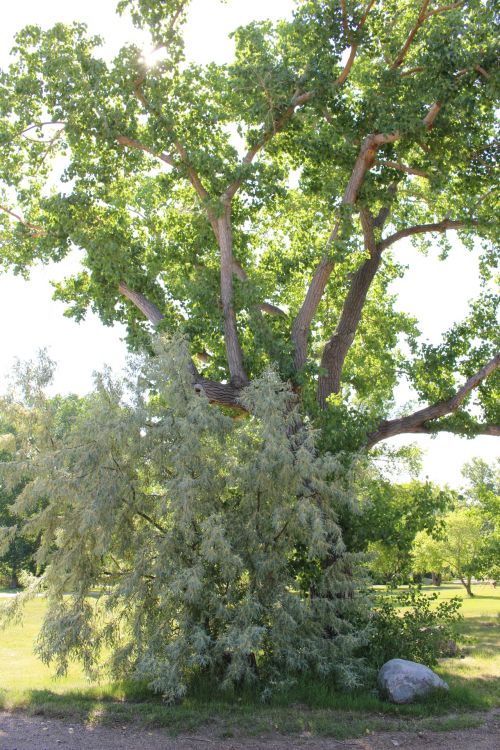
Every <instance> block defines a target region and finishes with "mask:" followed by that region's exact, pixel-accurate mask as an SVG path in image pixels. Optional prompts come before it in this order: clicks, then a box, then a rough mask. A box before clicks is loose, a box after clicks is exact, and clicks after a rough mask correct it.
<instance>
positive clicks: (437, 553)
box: [412, 531, 449, 583]
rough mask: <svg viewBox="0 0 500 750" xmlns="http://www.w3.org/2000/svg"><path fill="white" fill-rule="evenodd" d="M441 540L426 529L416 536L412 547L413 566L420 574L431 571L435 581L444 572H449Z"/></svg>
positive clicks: (439, 578)
mask: <svg viewBox="0 0 500 750" xmlns="http://www.w3.org/2000/svg"><path fill="white" fill-rule="evenodd" d="M442 551H443V550H442V545H441V541H440V540H439V539H437V538H436V537H433V536H431V535H430V534H428V533H427V532H426V531H419V532H418V534H417V535H416V536H415V540H414V543H413V549H412V553H413V554H412V557H413V559H412V568H413V570H414V571H416V572H417V573H420V574H424V575H425V573H431V575H432V579H433V583H434V582H437V581H438V580H441V578H442V576H443V573H445V572H446V571H448V572H449V569H448V567H447V565H446V562H445V560H444V558H443V555H442Z"/></svg>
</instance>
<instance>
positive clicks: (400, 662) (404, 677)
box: [377, 659, 448, 703]
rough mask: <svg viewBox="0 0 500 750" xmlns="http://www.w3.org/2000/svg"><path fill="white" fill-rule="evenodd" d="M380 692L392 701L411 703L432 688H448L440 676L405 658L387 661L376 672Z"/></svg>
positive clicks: (429, 691)
mask: <svg viewBox="0 0 500 750" xmlns="http://www.w3.org/2000/svg"><path fill="white" fill-rule="evenodd" d="M377 683H378V687H379V690H380V692H381V694H382V695H383V696H384V697H386V698H388V699H389V700H390V701H391V702H392V703H412V702H413V701H414V700H415V699H416V698H421V697H422V696H424V695H427V694H428V693H431V692H432V691H433V690H448V685H447V684H446V682H445V681H444V680H442V679H441V677H438V675H437V674H436V673H435V672H433V671H432V669H429V667H424V665H423V664H417V663H416V662H414V661H406V659H391V660H390V661H387V662H386V663H385V664H384V666H383V667H382V668H381V670H380V671H379V673H378V677H377Z"/></svg>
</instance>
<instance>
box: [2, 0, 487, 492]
mask: <svg viewBox="0 0 500 750" xmlns="http://www.w3.org/2000/svg"><path fill="white" fill-rule="evenodd" d="M292 7H293V3H292V0H272V1H271V0H252V2H248V1H247V0H229V1H228V2H227V4H226V5H222V4H221V3H220V2H219V0H193V2H192V10H191V17H190V22H189V24H188V28H187V33H186V43H187V53H188V56H189V57H191V58H192V59H195V60H197V61H198V62H202V63H204V62H208V61H210V60H216V61H217V62H224V61H226V60H228V59H230V58H231V53H232V48H233V44H232V42H231V40H229V39H228V34H229V32H230V31H232V30H234V28H236V27H237V26H238V25H242V24H245V23H248V22H249V21H251V20H255V19H264V18H272V19H278V18H282V17H283V16H284V15H287V14H290V13H291V9H292ZM114 8H115V0H86V2H84V3H82V2H80V0H78V2H76V1H75V0H73V1H71V0H44V2H40V0H21V2H19V3H5V4H4V7H3V8H2V24H1V26H0V66H2V67H4V66H6V64H7V63H8V51H9V50H10V48H11V47H12V43H13V35H14V33H15V32H16V31H17V30H19V29H21V28H22V27H23V26H25V25H26V24H29V23H32V24H39V25H41V26H42V27H45V28H47V27H49V26H51V25H52V24H53V23H55V22H57V21H62V22H71V21H73V20H77V21H84V22H86V23H87V24H88V26H89V30H90V32H92V33H99V34H100V35H101V36H103V37H104V39H105V41H106V48H105V49H106V55H109V56H112V55H113V54H114V53H115V52H116V51H117V50H118V49H119V48H120V46H121V45H122V44H123V43H125V42H127V41H136V42H140V40H141V36H140V34H139V32H137V30H135V29H133V27H132V26H131V24H130V22H129V21H128V19H127V18H122V19H120V18H119V17H118V16H116V15H115V13H114ZM215 18H217V24H215V23H214V19H215ZM432 256H433V257H432ZM397 257H398V260H401V261H402V262H405V263H408V264H409V266H410V270H409V272H408V273H407V276H406V278H405V279H404V280H402V281H399V282H397V290H398V292H399V295H400V302H399V306H400V307H401V309H404V310H406V311H407V312H410V313H412V314H413V315H415V316H416V317H417V319H418V320H419V324H420V329H421V331H422V333H423V336H424V338H426V339H428V340H430V341H432V342H434V343H435V342H437V341H439V338H440V335H441V333H442V332H443V331H445V330H446V329H447V328H448V327H449V326H450V325H451V324H452V323H453V321H455V320H458V319H460V318H462V317H463V316H464V315H465V313H466V311H467V302H468V300H469V299H471V298H472V297H474V296H476V294H477V292H478V290H479V282H478V273H477V262H476V259H475V258H474V257H473V256H471V255H470V254H469V253H468V252H467V251H465V249H463V248H462V247H461V246H459V245H458V243H456V244H455V247H454V252H453V253H451V255H450V257H449V258H448V260H447V261H444V262H442V263H439V262H437V260H435V258H436V257H437V251H436V252H435V253H431V255H430V257H428V258H424V257H423V256H421V255H419V254H417V253H416V251H415V250H414V249H413V248H412V247H411V245H410V244H409V243H404V242H402V243H400V244H399V246H397ZM77 264H78V259H77V257H75V256H72V257H70V258H68V259H66V260H65V261H64V262H63V263H60V264H58V265H57V266H55V265H53V266H49V267H45V268H36V269H35V270H33V271H32V273H31V278H30V280H29V281H25V280H24V279H22V278H21V277H14V276H13V275H12V274H4V275H3V276H0V321H1V327H0V392H1V391H2V390H3V382H2V381H3V380H4V379H5V376H6V375H7V374H8V371H9V367H10V366H11V364H12V361H13V360H14V358H15V357H20V358H21V359H25V358H27V357H32V356H33V355H34V354H35V352H36V351H37V349H38V348H40V347H48V348H49V353H50V355H51V356H52V358H53V359H55V360H56V361H57V362H58V365H59V366H58V372H57V379H56V383H55V388H56V390H58V391H59V392H63V393H64V392H71V391H72V392H76V393H85V392H87V391H88V390H90V388H91V386H92V372H93V371H94V370H96V369H99V368H101V367H102V365H103V364H104V363H107V364H110V365H111V366H112V367H113V368H114V369H115V370H120V369H121V367H122V366H123V364H124V361H125V356H126V349H125V345H124V344H123V342H122V340H121V337H122V336H123V329H122V328H121V327H120V326H118V325H115V326H114V327H112V328H106V327H104V326H103V325H102V324H101V323H100V321H99V320H98V319H97V318H96V317H95V316H93V315H88V317H87V318H86V320H85V321H84V322H83V323H80V324H77V323H75V322H74V321H72V320H71V319H68V318H64V317H63V315H62V313H63V310H64V305H63V304H62V303H59V302H55V301H53V300H52V299H51V297H52V288H51V286H50V283H49V282H50V280H51V279H52V280H57V279H61V278H63V277H64V276H68V275H70V274H71V273H73V271H74V269H75V267H76V266H77ZM398 395H399V396H400V398H401V402H402V403H403V402H405V401H406V400H407V399H408V398H410V394H409V393H408V391H407V389H406V388H405V387H404V386H402V387H401V388H400V389H399V391H398ZM408 442H417V443H418V444H419V445H420V446H421V447H422V448H424V449H425V451H426V455H425V457H424V471H423V474H424V475H427V476H429V477H430V478H431V479H433V480H434V481H437V482H440V483H448V484H450V485H452V486H458V485H460V484H461V475H460V469H461V467H462V465H463V463H464V462H465V461H467V460H469V459H470V458H471V457H472V456H474V455H478V456H482V457H483V458H485V459H486V460H488V459H489V460H492V459H493V458H494V457H495V456H496V455H498V447H497V443H496V441H495V439H494V438H491V437H490V438H488V437H479V438H476V439H474V440H464V439H461V438H457V437H455V436H452V435H439V436H437V437H436V438H433V439H431V438H429V437H427V436H411V437H409V436H406V437H405V436H400V437H398V438H394V439H393V440H392V441H391V443H392V445H394V446H396V445H398V444H404V443H408Z"/></svg>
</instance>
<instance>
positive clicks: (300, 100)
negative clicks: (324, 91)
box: [221, 91, 313, 204]
mask: <svg viewBox="0 0 500 750" xmlns="http://www.w3.org/2000/svg"><path fill="white" fill-rule="evenodd" d="M312 97H313V92H312V91H305V92H302V93H300V92H299V93H296V94H295V95H294V96H293V97H292V100H291V102H290V104H289V105H288V107H287V108H286V109H285V111H284V112H283V113H282V115H281V116H280V117H279V118H278V119H277V120H275V121H274V122H273V125H272V127H271V128H269V129H268V130H265V131H264V133H263V134H262V136H261V138H260V139H259V140H258V141H257V143H255V144H254V145H253V146H252V147H251V148H249V149H248V151H247V152H246V154H245V156H244V157H243V159H242V160H241V165H240V166H243V167H244V166H248V165H250V164H251V163H252V162H253V160H254V159H255V157H256V156H257V154H258V153H259V151H261V150H262V149H263V148H264V146H265V145H266V144H267V143H269V141H270V140H271V139H272V138H274V136H275V135H276V134H277V133H279V132H280V131H281V130H283V128H284V127H285V125H286V123H287V122H288V121H289V120H290V119H291V118H292V117H293V115H294V114H295V111H296V109H297V108H298V107H301V106H302V105H303V104H306V103H307V102H308V101H309V100H310V99H312ZM242 184H243V178H238V179H237V180H234V182H232V183H231V184H230V185H229V186H228V187H227V188H226V190H225V191H224V193H223V194H222V195H221V201H222V203H225V204H227V203H230V201H231V200H232V199H233V198H234V196H235V195H236V193H237V192H238V190H239V189H240V187H241V186H242Z"/></svg>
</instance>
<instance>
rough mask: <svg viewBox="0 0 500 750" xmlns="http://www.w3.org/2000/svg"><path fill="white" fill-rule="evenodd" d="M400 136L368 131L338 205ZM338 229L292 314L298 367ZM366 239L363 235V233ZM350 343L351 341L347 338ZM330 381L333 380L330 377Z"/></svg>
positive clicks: (350, 200) (431, 115) (351, 200)
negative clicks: (368, 133) (383, 148)
mask: <svg viewBox="0 0 500 750" xmlns="http://www.w3.org/2000/svg"><path fill="white" fill-rule="evenodd" d="M440 109H441V104H440V103H439V102H435V103H434V104H433V105H432V107H431V108H430V109H429V112H428V113H427V114H426V115H425V117H424V118H423V120H422V124H423V125H424V127H425V128H426V129H427V130H429V129H430V128H432V127H433V125H434V121H435V119H436V117H437V115H438V114H439V111H440ZM401 137H402V133H401V131H399V130H397V131H395V132H394V133H371V134H370V135H368V136H367V137H366V138H365V139H364V141H363V143H362V145H361V149H360V152H359V154H358V157H357V159H356V161H355V163H354V167H353V170H352V173H351V176H350V178H349V182H348V184H347V187H346V189H345V192H344V195H343V197H342V201H341V206H342V205H354V204H355V203H356V200H357V197H358V193H359V190H360V188H361V186H362V184H363V181H364V179H365V177H366V174H367V173H368V172H369V171H370V169H371V168H372V166H373V165H374V163H375V156H376V153H377V151H378V149H379V148H380V147H381V146H382V145H384V144H386V143H395V142H396V141H398V140H399V139H400V138H401ZM387 216H388V210H386V209H383V211H382V212H381V214H380V216H379V217H377V218H376V219H375V220H374V222H373V226H374V227H380V226H382V225H383V223H384V221H385V220H386V219H387ZM339 230H340V221H339V220H337V221H336V222H335V225H334V228H333V230H332V232H331V234H330V237H329V238H328V242H327V246H326V253H325V255H324V257H323V258H322V260H321V261H320V263H319V265H318V266H317V268H316V270H315V272H314V275H313V278H312V280H311V283H310V285H309V288H308V290H307V292H306V296H305V298H304V302H303V303H302V306H301V308H300V310H299V312H298V314H297V317H296V318H295V320H294V322H293V326H292V342H293V345H294V365H295V369H296V370H299V369H300V368H301V367H303V366H304V364H305V362H306V360H307V340H308V337H309V330H310V327H311V323H312V320H313V318H314V316H315V314H316V310H317V308H318V305H319V303H320V301H321V298H322V296H323V292H324V290H325V287H326V284H327V282H328V279H329V278H330V275H331V273H332V271H333V268H334V263H333V261H332V260H331V258H330V257H329V252H330V247H331V245H332V244H333V243H334V242H335V240H336V239H337V237H338V233H339ZM365 239H366V237H365ZM379 249H383V248H379ZM351 343H352V342H351ZM332 382H333V381H332Z"/></svg>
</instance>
